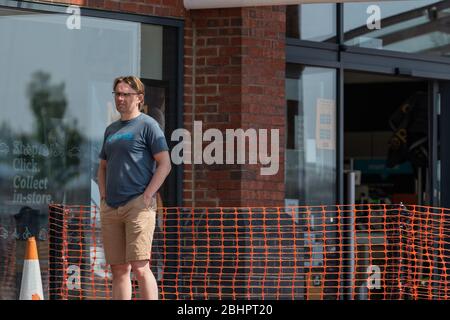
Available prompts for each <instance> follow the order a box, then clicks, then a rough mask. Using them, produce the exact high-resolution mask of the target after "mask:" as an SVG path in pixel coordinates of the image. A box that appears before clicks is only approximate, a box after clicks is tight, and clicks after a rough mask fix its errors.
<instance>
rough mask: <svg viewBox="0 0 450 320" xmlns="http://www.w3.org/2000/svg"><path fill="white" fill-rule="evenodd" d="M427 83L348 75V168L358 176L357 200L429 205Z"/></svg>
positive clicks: (345, 81) (345, 87)
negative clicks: (427, 191)
mask: <svg viewBox="0 0 450 320" xmlns="http://www.w3.org/2000/svg"><path fill="white" fill-rule="evenodd" d="M428 104H429V82H428V81H427V80H423V79H414V78H402V77H397V76H385V75H378V74H371V73H360V72H352V71H347V72H345V74H344V169H345V170H353V171H356V172H357V175H356V176H357V178H356V190H355V202H356V203H372V204H389V203H395V204H397V203H400V202H402V203H405V204H419V205H424V204H427V203H428V199H427V193H426V190H428V188H427V186H428V183H429V181H430V177H429V172H430V170H428V150H429V139H428V132H429V131H428V126H429V124H428V110H429V108H428Z"/></svg>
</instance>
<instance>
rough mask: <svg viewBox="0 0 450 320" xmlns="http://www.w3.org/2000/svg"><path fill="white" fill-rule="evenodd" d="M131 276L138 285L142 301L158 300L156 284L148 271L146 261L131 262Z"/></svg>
mask: <svg viewBox="0 0 450 320" xmlns="http://www.w3.org/2000/svg"><path fill="white" fill-rule="evenodd" d="M131 266H132V269H133V274H134V275H135V276H136V278H137V280H138V283H139V291H140V295H141V299H142V300H158V284H157V282H156V279H155V276H154V275H153V272H152V270H151V269H150V266H149V262H148V260H141V261H133V262H131Z"/></svg>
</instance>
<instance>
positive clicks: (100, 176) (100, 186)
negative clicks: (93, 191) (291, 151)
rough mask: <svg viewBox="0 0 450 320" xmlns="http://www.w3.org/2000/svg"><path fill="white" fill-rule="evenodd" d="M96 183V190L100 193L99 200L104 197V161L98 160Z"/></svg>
mask: <svg viewBox="0 0 450 320" xmlns="http://www.w3.org/2000/svg"><path fill="white" fill-rule="evenodd" d="M97 183H98V190H99V192H100V198H101V199H105V197H106V160H103V159H100V164H99V166H98V171H97Z"/></svg>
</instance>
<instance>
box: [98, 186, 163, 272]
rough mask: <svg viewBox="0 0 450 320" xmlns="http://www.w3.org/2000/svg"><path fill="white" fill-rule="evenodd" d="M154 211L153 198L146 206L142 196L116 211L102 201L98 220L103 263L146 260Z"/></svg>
mask: <svg viewBox="0 0 450 320" xmlns="http://www.w3.org/2000/svg"><path fill="white" fill-rule="evenodd" d="M156 209H157V208H156V198H155V197H153V198H152V202H151V205H150V207H147V206H146V204H145V202H144V196H143V195H140V196H138V197H136V198H134V199H132V200H130V201H129V202H127V203H126V204H125V205H123V206H120V207H118V208H112V207H110V206H108V205H107V204H106V201H105V200H102V202H101V204H100V219H101V230H102V238H103V249H104V251H105V260H106V263H107V264H125V263H129V262H131V261H139V260H150V254H151V250H152V241H153V232H154V231H155V220H156Z"/></svg>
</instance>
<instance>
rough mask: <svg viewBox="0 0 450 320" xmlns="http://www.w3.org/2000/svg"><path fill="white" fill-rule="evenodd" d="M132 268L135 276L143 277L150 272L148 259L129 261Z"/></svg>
mask: <svg viewBox="0 0 450 320" xmlns="http://www.w3.org/2000/svg"><path fill="white" fill-rule="evenodd" d="M131 267H132V269H133V274H134V275H135V276H136V277H137V278H144V277H146V276H148V275H149V274H151V270H150V266H149V263H148V261H135V262H132V263H131Z"/></svg>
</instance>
